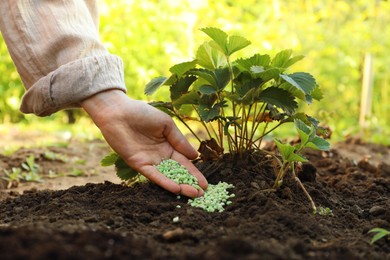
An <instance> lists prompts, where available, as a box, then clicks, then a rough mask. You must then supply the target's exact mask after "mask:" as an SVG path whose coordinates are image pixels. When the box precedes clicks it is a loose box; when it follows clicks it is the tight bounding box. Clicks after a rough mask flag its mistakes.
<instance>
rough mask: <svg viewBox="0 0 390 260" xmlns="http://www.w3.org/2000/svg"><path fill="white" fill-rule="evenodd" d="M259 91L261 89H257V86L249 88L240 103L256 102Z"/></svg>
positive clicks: (249, 103)
mask: <svg viewBox="0 0 390 260" xmlns="http://www.w3.org/2000/svg"><path fill="white" fill-rule="evenodd" d="M259 92H260V90H259V89H256V88H252V89H250V90H248V91H247V92H246V93H245V95H244V96H243V97H242V98H241V100H240V101H239V103H242V104H244V105H251V104H253V103H254V102H255V100H256V99H257V98H258V96H259Z"/></svg>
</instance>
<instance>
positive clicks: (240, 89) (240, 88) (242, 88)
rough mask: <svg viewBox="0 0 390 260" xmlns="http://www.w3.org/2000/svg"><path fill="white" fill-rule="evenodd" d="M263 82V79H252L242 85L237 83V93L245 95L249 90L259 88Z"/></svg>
mask: <svg viewBox="0 0 390 260" xmlns="http://www.w3.org/2000/svg"><path fill="white" fill-rule="evenodd" d="M261 83H263V80H262V79H251V80H249V81H247V82H245V83H244V84H242V85H236V86H235V88H236V93H237V94H239V95H240V96H241V97H243V96H244V95H245V94H246V93H247V92H248V91H249V90H251V89H254V88H257V87H259V86H260V85H261Z"/></svg>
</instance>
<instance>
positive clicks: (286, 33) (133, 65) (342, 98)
mask: <svg viewBox="0 0 390 260" xmlns="http://www.w3.org/2000/svg"><path fill="white" fill-rule="evenodd" d="M99 3H100V5H101V26H100V29H101V38H102V41H103V42H104V44H105V45H106V46H107V48H108V49H109V50H110V51H111V52H112V53H114V54H117V55H119V56H120V57H122V58H123V60H124V63H125V68H126V76H125V80H126V84H127V87H128V94H129V96H131V97H134V98H137V99H146V97H145V96H144V95H143V88H144V86H145V84H146V83H147V82H149V81H150V79H151V78H153V77H155V76H158V75H164V74H166V73H167V71H168V69H169V67H171V66H172V65H173V64H176V63H178V62H181V61H188V60H191V59H192V58H193V57H192V54H193V53H194V48H195V47H196V46H198V45H199V44H200V43H201V42H203V41H204V40H205V38H204V37H203V34H201V33H199V31H198V29H199V28H203V27H209V26H213V27H219V28H221V29H223V30H225V31H227V32H229V33H230V34H238V35H242V36H244V37H246V38H250V39H251V41H252V45H251V48H253V49H251V48H248V52H249V53H253V52H261V50H264V52H267V53H270V54H275V53H277V52H278V51H280V50H282V49H292V50H293V51H294V53H296V54H303V55H305V56H306V58H305V59H304V61H303V62H302V63H300V65H299V66H301V67H300V68H297V69H300V70H302V71H310V72H311V73H312V74H313V75H314V76H315V77H316V78H317V81H318V82H319V83H320V84H321V88H322V89H323V92H324V93H325V98H324V100H323V101H322V102H321V105H320V106H318V105H317V106H316V105H313V106H312V107H310V109H311V111H316V113H317V114H318V115H317V117H318V118H320V119H321V121H325V122H327V123H328V124H329V125H330V126H331V127H332V128H333V129H334V131H335V136H338V137H340V136H343V135H346V134H354V133H357V131H358V127H357V126H358V116H359V115H358V114H359V103H360V90H361V81H362V65H363V61H364V60H363V57H364V55H365V54H366V53H371V54H372V55H373V57H374V77H375V78H374V94H373V110H372V116H371V117H370V119H369V122H370V123H371V127H370V130H371V131H370V136H371V137H375V136H376V135H378V136H382V137H383V139H384V137H385V136H386V134H387V135H388V131H389V125H390V114H389V113H390V112H389V111H390V102H389V101H390V100H389V98H390V76H389V74H390V73H389V69H388V68H389V66H388V64H390V56H389V55H388V50H389V49H390V38H389V37H387V36H388V35H390V27H389V26H388V24H390V2H389V1H380V0H375V1H365V0H354V1H351V0H348V1H336V0H333V1H325V0H317V1H316V0H296V1H287V0H272V1H255V0H247V1H237V0H222V1H212V0H197V1H192V0H183V1H174V0H166V1H157V0H144V1H133V0H115V1H113V0H105V1H100V2H99ZM254 49H255V50H254ZM243 55H245V53H243ZM0 75H1V76H0V95H1V97H2V99H1V100H0V122H2V121H13V122H18V121H19V120H21V119H23V118H24V116H23V115H21V114H20V113H19V112H18V109H17V108H18V106H19V103H20V97H21V95H22V94H23V88H22V85H21V82H20V80H19V78H18V75H17V73H16V72H15V69H14V66H13V65H12V62H11V60H10V58H9V56H8V54H7V51H6V47H5V44H4V42H3V41H2V40H0ZM166 94H167V93H166ZM160 95H164V93H163V92H160ZM155 98H156V97H155ZM312 114H313V113H312ZM58 116H63V115H61V114H60V115H58ZM386 131H387V133H386ZM377 141H381V140H380V139H379V140H377ZM384 141H385V140H384Z"/></svg>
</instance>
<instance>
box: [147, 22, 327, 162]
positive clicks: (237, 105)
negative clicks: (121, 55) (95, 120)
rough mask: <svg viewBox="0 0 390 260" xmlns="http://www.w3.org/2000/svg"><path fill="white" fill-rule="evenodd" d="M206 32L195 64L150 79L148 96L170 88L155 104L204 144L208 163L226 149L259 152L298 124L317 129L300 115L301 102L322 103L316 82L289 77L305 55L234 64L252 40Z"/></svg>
mask: <svg viewBox="0 0 390 260" xmlns="http://www.w3.org/2000/svg"><path fill="white" fill-rule="evenodd" d="M201 31H203V32H204V33H205V34H206V35H207V36H208V37H209V38H210V41H207V42H205V43H203V44H202V45H200V47H199V48H198V50H197V52H196V55H195V59H194V60H191V61H188V62H183V63H180V64H177V65H174V66H173V67H171V68H170V72H171V75H169V76H168V77H165V76H161V77H157V78H154V79H153V80H151V82H149V83H148V84H147V85H146V87H145V93H146V94H147V95H151V94H153V93H155V92H156V91H157V90H158V89H159V88H161V87H168V88H169V91H170V100H168V101H159V102H152V103H151V105H153V106H155V107H157V108H159V109H161V110H163V111H165V112H166V113H168V114H169V115H171V116H173V117H176V118H177V119H178V120H180V121H181V122H182V123H183V124H184V125H185V126H186V127H187V128H188V129H189V131H191V133H192V134H193V135H194V136H195V137H196V138H197V139H198V141H199V142H200V148H199V151H200V153H201V156H202V157H203V159H210V158H211V159H217V158H219V157H220V156H221V155H222V154H223V151H224V150H225V149H226V148H227V149H228V150H229V152H231V153H233V152H238V153H242V152H244V151H248V150H251V149H258V148H259V147H260V144H261V142H262V140H263V138H264V136H266V135H267V134H269V133H271V132H272V131H274V130H275V129H277V128H278V127H279V126H281V125H283V124H285V123H289V122H293V121H294V120H295V119H301V120H302V121H304V122H306V123H307V124H309V125H313V126H314V127H315V128H318V122H317V121H316V120H315V119H314V118H312V117H310V116H307V115H306V114H304V113H299V112H298V108H299V103H308V104H310V103H312V102H313V100H320V99H321V98H322V93H321V91H320V89H319V87H318V85H317V83H316V80H315V79H314V77H313V76H312V75H310V74H309V73H307V72H294V73H289V72H288V69H289V68H290V67H291V66H292V65H293V64H295V63H296V62H298V61H299V60H301V59H302V58H303V56H302V55H298V56H293V55H292V51H291V50H283V51H281V52H279V53H277V54H276V55H275V56H274V57H273V58H271V57H270V56H269V55H268V54H258V53H257V54H254V55H253V56H251V57H248V58H237V59H235V60H233V59H232V58H233V55H234V54H235V53H236V52H237V51H239V50H242V49H244V48H245V47H247V46H249V45H250V41H249V40H247V39H245V38H244V37H241V36H229V35H228V34H227V33H225V32H224V31H222V30H220V29H218V28H203V29H201ZM189 121H194V122H197V123H198V124H199V125H200V126H201V127H202V128H203V129H204V132H205V133H207V136H208V140H201V139H200V137H198V135H197V134H196V133H195V131H194V130H193V129H192V128H191V127H190V126H189V124H188V122H189ZM192 126H193V125H192Z"/></svg>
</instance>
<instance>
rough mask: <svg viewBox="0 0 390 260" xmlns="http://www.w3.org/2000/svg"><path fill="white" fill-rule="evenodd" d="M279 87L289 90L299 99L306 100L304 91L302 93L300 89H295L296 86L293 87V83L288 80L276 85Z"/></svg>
mask: <svg viewBox="0 0 390 260" xmlns="http://www.w3.org/2000/svg"><path fill="white" fill-rule="evenodd" d="M278 87H279V88H282V89H284V90H287V91H288V92H290V93H291V94H292V95H293V96H294V97H297V98H299V99H301V100H304V101H306V95H305V93H303V92H302V91H301V90H300V89H297V88H296V87H294V86H293V85H291V84H290V83H288V82H283V83H282V84H280V85H279V86H278Z"/></svg>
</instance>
